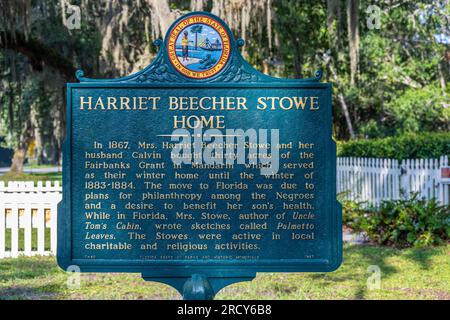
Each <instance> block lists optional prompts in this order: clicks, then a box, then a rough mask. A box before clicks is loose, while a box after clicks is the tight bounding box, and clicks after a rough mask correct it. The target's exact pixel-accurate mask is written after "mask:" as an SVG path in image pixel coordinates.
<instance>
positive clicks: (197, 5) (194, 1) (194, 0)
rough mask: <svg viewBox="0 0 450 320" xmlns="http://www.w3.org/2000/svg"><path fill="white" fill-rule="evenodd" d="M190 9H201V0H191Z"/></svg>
mask: <svg viewBox="0 0 450 320" xmlns="http://www.w3.org/2000/svg"><path fill="white" fill-rule="evenodd" d="M191 11H203V0H191Z"/></svg>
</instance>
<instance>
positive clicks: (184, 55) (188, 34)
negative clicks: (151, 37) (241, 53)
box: [167, 14, 231, 79]
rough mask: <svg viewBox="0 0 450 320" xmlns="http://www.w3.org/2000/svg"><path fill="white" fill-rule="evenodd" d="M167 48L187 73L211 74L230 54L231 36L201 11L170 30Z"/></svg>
mask: <svg viewBox="0 0 450 320" xmlns="http://www.w3.org/2000/svg"><path fill="white" fill-rule="evenodd" d="M167 52H168V56H169V60H170V62H171V63H172V65H173V67H174V68H175V69H176V70H177V71H179V72H180V73H181V74H183V75H184V76H186V77H189V78H193V79H206V78H210V77H212V76H214V75H216V74H218V73H219V72H220V71H221V70H222V69H223V68H224V67H225V65H226V64H227V62H228V59H229V58H230V54H231V42H230V36H229V34H228V32H227V30H226V29H225V27H224V26H223V25H222V24H221V23H220V22H219V21H217V20H215V19H214V18H211V17H209V16H206V15H200V14H199V15H193V16H188V17H186V18H185V19H183V20H181V21H179V22H178V23H177V24H176V25H175V26H174V27H173V28H172V30H171V31H170V33H169V39H168V41H167Z"/></svg>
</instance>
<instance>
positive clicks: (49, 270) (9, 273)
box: [0, 257, 59, 296]
mask: <svg viewBox="0 0 450 320" xmlns="http://www.w3.org/2000/svg"><path fill="white" fill-rule="evenodd" d="M58 272H59V269H58V266H57V264H56V259H55V258H53V257H47V258H45V259H43V258H42V257H19V258H12V259H3V260H1V263H0V282H2V281H8V280H11V279H18V280H20V279H31V278H36V277H41V276H43V275H48V274H56V273H58ZM0 296H1V295H0Z"/></svg>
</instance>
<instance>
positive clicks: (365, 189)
mask: <svg viewBox="0 0 450 320" xmlns="http://www.w3.org/2000/svg"><path fill="white" fill-rule="evenodd" d="M448 166H449V163H448V157H447V156H445V157H441V158H440V159H412V160H411V159H408V160H404V161H401V162H399V161H397V160H393V159H374V158H338V159H337V178H336V183H337V192H338V193H342V195H343V196H344V198H346V199H349V200H354V201H358V202H365V203H366V205H369V204H371V205H374V206H378V205H379V204H380V203H381V201H382V200H396V199H400V198H401V197H408V196H410V194H411V193H412V192H417V193H418V194H419V197H421V198H426V199H428V200H429V199H431V198H436V199H437V200H438V201H439V202H441V203H442V204H450V201H449V198H450V179H448V178H445V177H442V169H444V168H448Z"/></svg>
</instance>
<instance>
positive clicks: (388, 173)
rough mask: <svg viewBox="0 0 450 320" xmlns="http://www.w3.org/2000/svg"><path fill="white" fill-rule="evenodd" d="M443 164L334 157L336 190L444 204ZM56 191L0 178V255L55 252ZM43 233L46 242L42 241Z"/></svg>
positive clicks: (356, 196)
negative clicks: (415, 196) (417, 196)
mask: <svg viewBox="0 0 450 320" xmlns="http://www.w3.org/2000/svg"><path fill="white" fill-rule="evenodd" d="M443 168H448V158H447V157H441V158H440V159H431V160H406V161H402V162H398V161H396V160H391V159H367V158H338V159H337V192H338V193H343V194H344V195H345V197H346V198H347V199H351V200H355V201H360V202H364V201H365V202H367V203H370V204H373V205H379V204H380V202H381V201H382V200H387V199H399V198H400V197H401V196H402V192H403V193H404V194H409V193H410V192H419V193H420V196H421V197H425V198H427V199H430V198H432V197H435V198H437V199H438V200H439V201H440V202H441V203H443V204H450V201H449V198H450V179H448V178H447V179H443V178H442V177H441V172H442V171H441V170H442V169H443ZM61 197H62V187H61V185H60V184H59V182H54V183H53V184H52V183H51V182H48V181H47V182H45V183H42V182H38V183H37V185H34V184H33V182H9V183H8V185H7V186H5V184H4V183H3V182H0V259H1V258H7V257H17V256H19V255H25V256H33V255H49V254H55V253H56V219H57V204H58V202H59V201H61ZM47 236H49V239H48V240H50V241H49V243H50V244H49V245H47V246H46V242H47V243H48V241H46V237H47ZM33 237H35V239H34V240H35V241H33ZM33 243H36V247H33Z"/></svg>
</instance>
